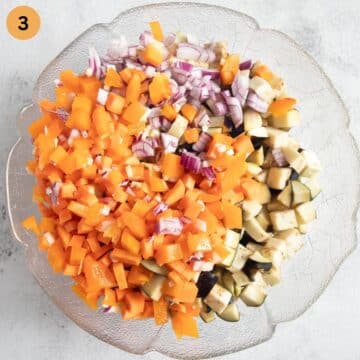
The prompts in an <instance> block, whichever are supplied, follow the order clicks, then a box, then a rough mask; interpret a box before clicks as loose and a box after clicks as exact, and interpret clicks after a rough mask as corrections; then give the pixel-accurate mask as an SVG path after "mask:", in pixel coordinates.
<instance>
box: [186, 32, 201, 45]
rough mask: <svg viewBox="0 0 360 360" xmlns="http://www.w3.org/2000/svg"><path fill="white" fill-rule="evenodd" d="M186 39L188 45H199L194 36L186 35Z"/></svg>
mask: <svg viewBox="0 0 360 360" xmlns="http://www.w3.org/2000/svg"><path fill="white" fill-rule="evenodd" d="M186 38H187V42H188V43H189V44H194V45H198V44H199V40H198V38H197V37H196V36H195V35H194V34H186Z"/></svg>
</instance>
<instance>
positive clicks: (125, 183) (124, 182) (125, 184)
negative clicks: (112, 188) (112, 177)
mask: <svg viewBox="0 0 360 360" xmlns="http://www.w3.org/2000/svg"><path fill="white" fill-rule="evenodd" d="M129 184H130V180H129V179H125V180H123V181H122V182H121V183H120V186H128V185H129Z"/></svg>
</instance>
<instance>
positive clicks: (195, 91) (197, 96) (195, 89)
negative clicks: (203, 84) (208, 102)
mask: <svg viewBox="0 0 360 360" xmlns="http://www.w3.org/2000/svg"><path fill="white" fill-rule="evenodd" d="M190 96H192V97H193V98H194V99H195V100H200V98H201V88H200V87H198V86H195V87H193V88H192V89H191V90H190Z"/></svg>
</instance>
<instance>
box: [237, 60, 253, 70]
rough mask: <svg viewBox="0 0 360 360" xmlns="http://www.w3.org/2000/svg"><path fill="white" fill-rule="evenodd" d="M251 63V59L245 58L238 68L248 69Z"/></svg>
mask: <svg viewBox="0 0 360 360" xmlns="http://www.w3.org/2000/svg"><path fill="white" fill-rule="evenodd" d="M251 65H252V61H251V60H246V61H243V62H242V63H240V66H239V69H240V70H249V69H251Z"/></svg>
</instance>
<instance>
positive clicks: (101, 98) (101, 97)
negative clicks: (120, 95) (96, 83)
mask: <svg viewBox="0 0 360 360" xmlns="http://www.w3.org/2000/svg"><path fill="white" fill-rule="evenodd" d="M108 96H109V92H108V91H106V90H104V89H101V88H100V89H99V91H98V94H97V98H96V101H97V102H98V103H99V104H101V105H105V104H106V100H107V98H108Z"/></svg>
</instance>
